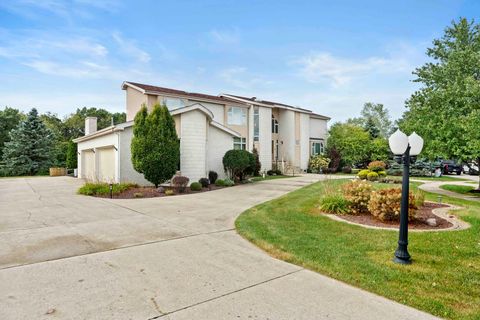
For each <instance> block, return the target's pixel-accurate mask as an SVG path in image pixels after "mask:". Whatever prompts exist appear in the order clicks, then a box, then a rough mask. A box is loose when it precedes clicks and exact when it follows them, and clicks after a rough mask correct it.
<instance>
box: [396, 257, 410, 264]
mask: <svg viewBox="0 0 480 320" xmlns="http://www.w3.org/2000/svg"><path fill="white" fill-rule="evenodd" d="M393 262H395V263H398V264H412V260H410V259H408V260H404V259H400V258H399V257H394V258H393Z"/></svg>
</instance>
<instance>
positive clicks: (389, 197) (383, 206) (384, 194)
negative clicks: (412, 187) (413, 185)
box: [368, 188, 418, 221]
mask: <svg viewBox="0 0 480 320" xmlns="http://www.w3.org/2000/svg"><path fill="white" fill-rule="evenodd" d="M401 199H402V189H399V188H391V189H382V190H377V191H373V192H372V194H371V195H370V202H369V203H368V211H370V213H371V214H372V215H373V216H374V217H376V218H377V219H379V220H381V221H398V220H400V203H401ZM417 203H418V202H417V199H416V197H415V195H414V194H413V193H412V192H410V194H409V206H408V220H409V221H410V220H413V219H414V218H415V213H416V210H417V208H418V206H417Z"/></svg>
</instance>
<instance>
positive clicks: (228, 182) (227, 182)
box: [223, 178, 235, 187]
mask: <svg viewBox="0 0 480 320" xmlns="http://www.w3.org/2000/svg"><path fill="white" fill-rule="evenodd" d="M223 185H224V186H225V187H231V186H233V185H235V182H233V180H231V179H228V178H227V179H225V180H223Z"/></svg>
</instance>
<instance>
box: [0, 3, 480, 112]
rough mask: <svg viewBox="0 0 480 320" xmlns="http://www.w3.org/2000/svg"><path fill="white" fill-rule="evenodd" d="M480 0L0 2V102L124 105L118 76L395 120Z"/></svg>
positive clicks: (56, 108) (51, 107) (45, 106)
mask: <svg viewBox="0 0 480 320" xmlns="http://www.w3.org/2000/svg"><path fill="white" fill-rule="evenodd" d="M460 16H465V17H467V18H473V17H478V16H480V1H453V0H452V1H442V0H431V1H428V0H423V1H422V0H417V1H367V0H366V1H300V0H297V1H279V0H277V1H227V0H223V1H141V0H140V1H113V0H107V1H95V0H72V1H60V0H45V1H41V0H19V1H9V0H2V1H1V2H0V77H1V79H2V85H1V86H0V106H2V107H3V106H5V105H8V106H11V107H16V108H20V109H22V110H28V109H29V108H31V107H37V108H38V109H39V110H40V111H42V112H45V111H52V112H54V113H57V114H58V115H60V116H64V115H66V114H68V113H71V112H73V111H74V110H75V109H76V108H77V107H83V106H91V107H93V106H95V107H103V108H106V109H108V110H110V111H123V110H124V108H125V97H124V92H123V91H122V90H121V89H120V85H121V83H122V81H124V80H128V81H136V82H142V83H148V84H153V85H159V86H165V87H172V88H177V89H182V90H187V91H195V92H203V93H210V94H218V93H233V94H241V95H247V96H256V97H259V98H263V99H267V100H268V99H270V100H278V101H282V102H284V103H289V104H294V105H298V106H302V107H305V108H309V109H312V110H314V111H316V112H319V113H321V114H325V115H328V116H330V117H332V118H333V120H334V121H338V120H345V119H347V118H349V117H352V116H356V115H358V113H359V112H360V110H361V108H362V105H363V103H364V102H367V101H372V102H378V103H384V104H385V105H386V106H387V107H388V108H389V109H390V112H391V114H392V116H393V117H394V118H396V117H399V116H400V115H401V113H402V112H403V110H404V101H405V99H407V98H408V97H409V96H410V94H411V93H412V92H413V91H414V90H415V89H416V88H417V85H416V84H415V83H412V82H411V80H412V79H413V76H412V74H411V72H412V71H413V70H414V68H415V67H417V66H420V65H421V64H423V63H424V62H425V61H427V58H426V56H425V54H424V53H425V50H426V48H427V47H428V46H429V45H430V44H431V41H432V39H434V38H435V37H439V36H441V34H442V32H443V30H444V28H445V27H446V26H447V25H449V24H450V22H451V21H452V20H453V19H458V17H460Z"/></svg>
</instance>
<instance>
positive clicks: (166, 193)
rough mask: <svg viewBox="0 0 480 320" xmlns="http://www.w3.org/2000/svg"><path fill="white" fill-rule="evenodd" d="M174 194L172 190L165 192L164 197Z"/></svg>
mask: <svg viewBox="0 0 480 320" xmlns="http://www.w3.org/2000/svg"><path fill="white" fill-rule="evenodd" d="M174 194H175V191H173V189H167V190H165V195H166V196H173V195H174Z"/></svg>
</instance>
